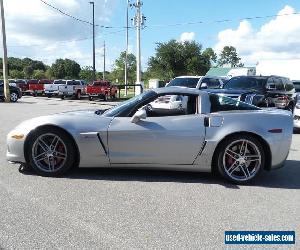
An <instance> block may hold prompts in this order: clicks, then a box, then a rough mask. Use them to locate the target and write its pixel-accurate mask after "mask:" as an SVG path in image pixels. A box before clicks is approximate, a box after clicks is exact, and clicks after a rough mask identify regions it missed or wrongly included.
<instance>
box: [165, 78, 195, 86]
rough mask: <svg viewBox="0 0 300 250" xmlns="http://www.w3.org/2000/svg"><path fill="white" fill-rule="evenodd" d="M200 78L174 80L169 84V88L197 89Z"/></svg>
mask: <svg viewBox="0 0 300 250" xmlns="http://www.w3.org/2000/svg"><path fill="white" fill-rule="evenodd" d="M199 79H200V77H199V78H191V77H182V78H174V79H173V80H171V81H170V83H169V84H168V87H174V86H181V87H188V88H196V86H197V83H198V81H199Z"/></svg>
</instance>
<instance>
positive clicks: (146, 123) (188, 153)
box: [108, 114, 205, 164]
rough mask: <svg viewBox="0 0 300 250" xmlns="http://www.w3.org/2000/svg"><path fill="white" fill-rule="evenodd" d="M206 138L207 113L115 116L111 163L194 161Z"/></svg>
mask: <svg viewBox="0 0 300 250" xmlns="http://www.w3.org/2000/svg"><path fill="white" fill-rule="evenodd" d="M204 140H205V127H204V115H201V114H188V115H175V116H160V117H147V118H146V119H144V120H140V121H138V122H137V123H132V122H131V117H115V118H114V119H113V120H112V122H111V124H110V126H109V128H108V148H109V152H108V153H109V159H110V163H111V164H122V163H127V164H193V162H194V160H195V158H196V157H197V155H198V153H199V151H200V149H201V146H202V144H203V142H204Z"/></svg>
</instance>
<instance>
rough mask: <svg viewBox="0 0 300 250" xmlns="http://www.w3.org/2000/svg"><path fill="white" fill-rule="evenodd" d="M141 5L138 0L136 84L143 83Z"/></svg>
mask: <svg viewBox="0 0 300 250" xmlns="http://www.w3.org/2000/svg"><path fill="white" fill-rule="evenodd" d="M141 5H142V3H141V2H140V0H136V48H137V51H136V54H137V55H136V60H137V61H136V84H140V83H141Z"/></svg>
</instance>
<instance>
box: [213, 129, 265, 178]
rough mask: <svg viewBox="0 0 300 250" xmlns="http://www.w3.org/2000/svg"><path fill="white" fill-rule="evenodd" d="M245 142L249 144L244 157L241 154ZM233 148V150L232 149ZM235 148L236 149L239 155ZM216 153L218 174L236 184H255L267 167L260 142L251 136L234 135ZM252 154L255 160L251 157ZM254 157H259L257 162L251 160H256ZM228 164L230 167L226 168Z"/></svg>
mask: <svg viewBox="0 0 300 250" xmlns="http://www.w3.org/2000/svg"><path fill="white" fill-rule="evenodd" d="M243 141H244V142H247V143H248V144H246V145H247V147H246V149H247V151H248V154H247V152H246V156H245V153H244V156H243V153H240V152H241V151H240V150H241V148H243V146H242V145H243V144H242V143H243ZM241 144H242V145H241ZM231 146H232V148H230V147H231ZM239 146H240V148H239ZM234 148H236V149H237V151H239V153H237V152H236V151H235V150H234ZM228 150H230V151H231V152H233V153H234V154H233V153H231V152H230V151H228ZM245 151H246V150H245ZM228 152H230V153H228ZM216 153H217V154H215V157H216V159H215V163H216V167H217V170H218V173H219V174H220V175H221V176H222V177H224V178H225V179H227V180H229V181H230V182H232V183H234V184H247V183H250V182H253V181H254V180H255V179H256V178H257V176H259V174H260V173H261V172H262V170H263V169H264V167H265V151H264V148H263V146H262V144H261V142H260V141H259V140H257V139H256V138H254V137H253V136H250V135H246V134H241V135H233V136H231V137H229V138H226V139H224V140H223V141H222V142H221V144H220V145H219V147H218V151H217V152H216ZM251 154H252V156H253V158H251V157H250V155H251ZM254 155H257V157H256V158H257V160H253V161H250V159H254ZM233 156H234V157H235V158H234V157H233ZM244 157H245V158H244ZM247 157H248V158H249V159H248V158H247ZM247 159H248V160H247ZM230 160H231V162H230ZM226 164H228V166H230V167H228V166H225V165H226ZM248 164H249V165H248ZM247 165H248V166H247ZM230 172H231V173H230Z"/></svg>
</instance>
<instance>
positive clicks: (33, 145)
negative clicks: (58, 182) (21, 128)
mask: <svg viewBox="0 0 300 250" xmlns="http://www.w3.org/2000/svg"><path fill="white" fill-rule="evenodd" d="M25 153H26V154H27V155H26V156H27V159H28V160H29V165H30V166H31V167H32V168H33V169H34V170H35V172H37V173H38V174H39V175H42V176H60V175H62V174H64V173H65V172H67V171H68V170H69V169H71V168H72V167H73V166H74V164H75V158H76V150H75V148H74V145H73V141H72V139H71V138H70V137H69V136H68V135H67V134H66V133H65V132H63V131H62V130H60V129H56V128H50V129H49V128H41V129H38V130H37V131H36V132H35V133H34V134H32V135H31V136H30V138H29V143H28V147H27V151H26V152H25Z"/></svg>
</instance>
